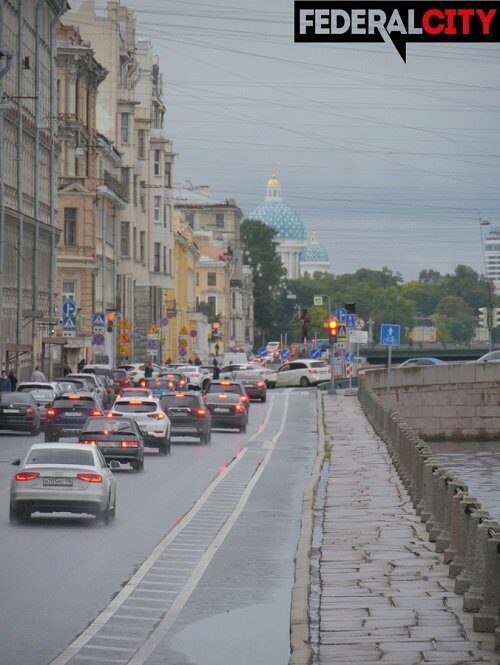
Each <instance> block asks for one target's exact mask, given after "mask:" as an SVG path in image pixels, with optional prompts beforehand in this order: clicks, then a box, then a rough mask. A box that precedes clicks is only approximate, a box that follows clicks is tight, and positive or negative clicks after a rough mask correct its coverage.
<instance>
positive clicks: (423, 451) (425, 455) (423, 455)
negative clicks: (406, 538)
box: [415, 444, 431, 517]
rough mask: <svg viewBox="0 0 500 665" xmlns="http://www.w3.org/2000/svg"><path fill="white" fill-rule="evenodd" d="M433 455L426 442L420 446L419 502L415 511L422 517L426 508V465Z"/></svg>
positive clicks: (418, 466) (418, 459)
mask: <svg viewBox="0 0 500 665" xmlns="http://www.w3.org/2000/svg"><path fill="white" fill-rule="evenodd" d="M430 456H431V451H430V449H429V447H428V446H427V445H426V444H422V445H421V446H419V451H418V458H417V468H418V474H417V479H418V481H417V504H416V506H415V512H416V513H417V515H419V516H420V517H421V516H422V512H423V510H424V491H425V489H424V471H425V466H426V464H427V463H428V460H429V457H430Z"/></svg>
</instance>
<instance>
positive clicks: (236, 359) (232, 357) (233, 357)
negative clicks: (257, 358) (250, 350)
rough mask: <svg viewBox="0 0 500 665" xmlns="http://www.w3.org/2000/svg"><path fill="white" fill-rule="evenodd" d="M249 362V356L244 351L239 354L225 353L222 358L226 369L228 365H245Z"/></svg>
mask: <svg viewBox="0 0 500 665" xmlns="http://www.w3.org/2000/svg"><path fill="white" fill-rule="evenodd" d="M247 362H248V358H247V354H246V353H244V352H243V351H240V352H238V353H225V354H224V355H223V356H222V367H226V365H244V364H245V363H247Z"/></svg>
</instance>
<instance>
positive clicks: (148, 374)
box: [144, 360, 153, 379]
mask: <svg viewBox="0 0 500 665" xmlns="http://www.w3.org/2000/svg"><path fill="white" fill-rule="evenodd" d="M144 376H145V378H146V379H150V378H151V377H152V376H153V366H152V364H151V360H150V361H149V362H148V363H147V365H146V367H145V368H144Z"/></svg>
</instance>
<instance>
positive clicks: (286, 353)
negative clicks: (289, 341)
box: [280, 349, 290, 360]
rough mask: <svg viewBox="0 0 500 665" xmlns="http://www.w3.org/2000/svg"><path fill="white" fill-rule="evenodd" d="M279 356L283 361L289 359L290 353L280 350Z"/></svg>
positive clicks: (286, 350)
mask: <svg viewBox="0 0 500 665" xmlns="http://www.w3.org/2000/svg"><path fill="white" fill-rule="evenodd" d="M280 356H281V358H282V359H283V360H288V359H289V358H290V351H289V350H288V349H281V351H280Z"/></svg>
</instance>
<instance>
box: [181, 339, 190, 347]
mask: <svg viewBox="0 0 500 665" xmlns="http://www.w3.org/2000/svg"><path fill="white" fill-rule="evenodd" d="M187 345H188V341H187V339H180V340H179V346H180V347H181V348H182V349H187Z"/></svg>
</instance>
